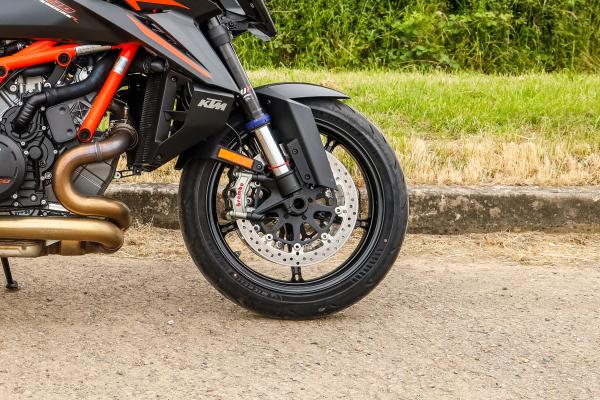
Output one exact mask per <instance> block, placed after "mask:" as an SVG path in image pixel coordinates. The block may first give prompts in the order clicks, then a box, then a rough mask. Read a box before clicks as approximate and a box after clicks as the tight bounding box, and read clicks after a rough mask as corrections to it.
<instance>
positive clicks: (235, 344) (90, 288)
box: [0, 227, 600, 399]
mask: <svg viewBox="0 0 600 400" xmlns="http://www.w3.org/2000/svg"><path fill="white" fill-rule="evenodd" d="M599 262H600V235H598V234H589V235H575V234H570V235H564V234H555V235H551V234H536V233H527V234H493V235H468V236H453V237H438V236H423V235H410V236H409V237H408V240H407V245H406V247H405V250H404V251H403V255H402V256H401V257H400V259H399V260H398V262H397V265H396V268H394V269H393V270H392V272H391V273H390V275H389V276H388V278H387V279H386V280H385V281H384V283H383V284H382V285H381V286H380V287H379V288H377V289H376V290H375V291H374V292H373V293H372V294H371V295H370V296H369V297H368V298H366V299H365V300H364V301H362V302H360V303H359V304H357V305H356V306H354V307H352V308H350V309H349V310H347V311H345V312H343V313H340V314H338V315H335V316H333V317H330V318H327V319H324V320H316V321H308V322H289V321H273V320H268V319H264V318H261V317H258V316H256V315H254V314H252V313H250V312H248V311H245V310H243V309H240V308H239V307H237V306H235V305H233V304H232V303H230V302H229V301H227V300H226V299H224V298H223V297H222V296H221V295H220V294H218V293H217V292H216V291H215V290H214V289H212V288H211V287H210V286H209V285H208V284H207V283H206V282H205V281H204V279H203V278H202V276H201V275H200V274H199V273H198V271H197V269H196V267H195V266H194V265H193V263H192V262H191V260H190V259H189V257H188V256H187V254H186V251H185V248H184V247H183V245H182V242H181V238H180V236H179V233H178V232H177V231H168V230H159V229H151V228H144V227H138V228H136V229H134V230H133V231H132V232H131V235H130V236H129V239H128V243H127V246H126V247H125V248H124V250H123V252H122V253H119V254H118V255H114V256H90V257H84V258H70V259H67V258H56V257H52V258H45V259H37V260H33V261H25V260H17V261H15V262H14V272H15V275H16V277H17V279H18V280H19V281H20V282H21V283H22V284H23V289H22V290H21V291H19V292H17V293H7V292H4V291H2V290H0V302H1V304H2V305H3V307H2V311H1V312H0V360H2V361H1V362H0V398H7V399H8V398H10V399H21V398H34V399H41V398H43V399H70V398H73V399H75V398H77V399H79V398H108V399H111V398H114V399H123V398H136V399H156V398H164V399H189V398H211V399H212V398H214V399H232V398H249V399H253V398H265V399H281V398H289V399H296V398H298V399H321V398H328V399H329V398H331V399H336V398H340V399H341V398H352V399H364V398H382V399H388V398H389V399H462V398H502V399H513V398H514V399H531V398H539V399H566V398H569V399H594V398H598V397H600V373H599V372H598V371H600V361H599V360H600V350H599V349H600V294H599V288H600V267H599V265H600V263H599Z"/></svg>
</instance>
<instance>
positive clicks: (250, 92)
mask: <svg viewBox="0 0 600 400" xmlns="http://www.w3.org/2000/svg"><path fill="white" fill-rule="evenodd" d="M208 28H209V37H210V39H211V41H212V43H213V45H214V46H215V47H216V48H217V49H218V50H219V52H220V53H221V56H222V57H223V61H224V63H225V65H226V66H227V67H228V68H229V72H231V75H232V77H233V79H234V80H235V82H236V84H237V86H238V87H239V88H240V95H241V102H240V103H241V106H242V109H243V110H244V114H245V115H246V118H247V120H248V121H249V122H248V123H247V124H246V126H245V128H246V130H247V131H250V132H253V133H254V135H255V137H256V140H257V142H258V144H259V146H260V148H261V150H262V152H263V155H264V157H265V158H266V161H267V163H268V164H269V169H270V170H271V171H272V172H273V175H275V179H276V181H277V186H278V188H279V191H280V192H281V194H282V195H283V196H288V195H291V194H293V193H295V192H297V191H299V190H300V189H301V188H302V186H301V185H300V182H299V181H298V178H297V177H296V174H295V173H294V171H293V170H292V169H291V168H290V165H289V163H288V161H287V160H286V158H285V156H284V155H283V152H282V151H281V149H280V147H279V144H278V143H277V141H276V140H275V138H274V136H273V131H272V130H271V124H270V123H271V117H270V116H269V115H268V114H267V113H265V112H264V110H263V108H262V106H261V105H260V101H259V100H258V96H257V95H256V92H255V91H254V88H253V87H252V83H250V79H249V78H248V74H246V70H245V69H244V67H243V65H242V63H241V62H240V59H239V57H238V55H237V53H236V51H235V49H234V48H233V45H232V44H231V40H232V39H233V37H232V35H231V33H230V32H229V31H228V30H227V29H226V28H225V27H223V26H222V25H221V23H220V22H219V20H218V19H217V18H213V19H211V20H210V21H209V23H208Z"/></svg>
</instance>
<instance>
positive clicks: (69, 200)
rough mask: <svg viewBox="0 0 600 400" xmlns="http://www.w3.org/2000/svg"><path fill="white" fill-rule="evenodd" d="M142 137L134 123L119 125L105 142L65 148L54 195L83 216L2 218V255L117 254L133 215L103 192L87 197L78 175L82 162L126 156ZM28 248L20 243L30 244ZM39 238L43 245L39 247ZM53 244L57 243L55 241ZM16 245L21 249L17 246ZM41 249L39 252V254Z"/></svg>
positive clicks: (59, 161) (0, 241)
mask: <svg viewBox="0 0 600 400" xmlns="http://www.w3.org/2000/svg"><path fill="white" fill-rule="evenodd" d="M136 140H137V132H136V131H135V129H134V128H133V127H132V126H131V125H129V124H125V123H122V124H118V125H117V126H116V127H115V128H114V129H113V133H112V135H111V136H110V137H109V138H108V139H106V140H103V141H101V142H96V143H89V144H83V145H79V146H77V147H75V148H73V149H70V150H68V151H66V152H65V153H64V154H63V155H61V156H60V158H59V159H58V160H57V162H56V165H55V167H54V186H53V189H54V194H55V195H56V198H57V199H58V200H59V201H60V203H61V204H62V205H63V206H64V207H65V208H66V209H67V210H69V211H70V212H71V213H73V214H76V215H78V216H82V217H99V218H106V219H107V220H100V219H95V218H60V217H12V216H11V217H0V256H3V257H4V256H7V257H8V256H15V255H20V256H21V257H36V256H40V255H47V254H61V255H83V254H87V253H97V252H106V253H114V252H116V251H117V250H119V249H120V248H121V247H122V246H123V240H124V232H125V231H126V230H127V229H128V228H129V226H130V225H131V221H132V218H131V213H130V211H129V208H128V207H127V206H126V205H125V204H124V203H122V202H120V201H117V200H112V199H108V198H106V197H101V196H84V195H82V194H81V193H79V192H77V190H75V188H74V186H73V181H72V177H73V173H74V172H75V170H76V169H77V168H79V167H81V166H82V165H85V164H90V163H95V162H100V161H105V160H109V159H112V158H114V157H117V156H119V155H121V154H123V153H124V152H125V151H126V150H127V149H128V148H129V147H130V145H131V144H132V143H135V141H136ZM30 241H32V242H33V243H29V244H28V247H27V246H25V247H23V245H21V250H19V247H18V246H19V243H21V244H23V242H30ZM36 242H37V243H36ZM39 242H42V243H44V242H45V243H44V245H45V246H44V248H43V251H41V252H40V251H39ZM53 242H54V243H53ZM15 246H17V248H15ZM38 253H39V254H38Z"/></svg>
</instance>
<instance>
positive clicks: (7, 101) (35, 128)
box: [0, 66, 117, 216]
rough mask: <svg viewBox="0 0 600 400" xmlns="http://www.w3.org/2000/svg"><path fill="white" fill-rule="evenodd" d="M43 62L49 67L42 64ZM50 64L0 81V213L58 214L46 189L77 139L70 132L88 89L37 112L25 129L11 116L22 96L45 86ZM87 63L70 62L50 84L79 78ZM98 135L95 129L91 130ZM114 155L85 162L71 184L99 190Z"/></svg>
mask: <svg viewBox="0 0 600 400" xmlns="http://www.w3.org/2000/svg"><path fill="white" fill-rule="evenodd" d="M48 67H49V68H48ZM52 68H53V66H46V71H44V68H43V66H42V68H40V67H32V68H30V69H29V70H24V71H21V72H20V73H19V74H17V75H16V76H12V77H11V78H10V79H7V80H6V81H5V82H3V83H2V85H1V86H0V116H1V117H0V214H12V215H41V216H47V215H62V214H65V213H66V210H65V209H64V208H63V207H62V206H61V205H60V204H58V202H57V200H56V197H55V196H54V193H53V191H52V183H53V167H54V163H55V161H56V160H57V158H58V157H60V155H61V154H62V153H63V152H64V151H66V150H68V149H69V148H71V147H73V146H76V145H78V144H79V142H78V140H77V137H76V134H77V131H78V128H79V126H80V125H81V123H82V122H83V119H84V118H85V116H86V114H87V112H88V111H89V109H90V107H91V102H92V101H93V98H94V94H93V93H92V94H89V95H87V96H85V97H82V98H79V99H76V100H73V101H70V102H67V103H61V104H58V105H56V106H53V107H49V108H48V109H44V108H42V109H41V110H40V112H38V113H37V114H36V115H35V116H34V118H33V120H32V122H31V124H30V126H29V129H27V130H26V131H25V132H17V130H16V129H14V125H13V121H14V119H15V118H16V116H17V114H18V113H19V110H20V108H21V106H22V104H23V100H24V99H26V98H27V97H28V96H30V95H32V94H35V93H39V92H41V91H42V90H44V88H45V87H48V86H50V85H51V83H49V82H48V79H49V76H50V73H51V72H52V71H53V69H52ZM90 70H91V68H90V67H88V66H75V67H73V68H72V69H71V70H70V71H64V72H63V74H62V76H60V77H59V80H58V82H56V84H57V85H58V86H61V85H66V84H72V83H75V82H79V81H81V80H83V79H85V78H86V77H87V76H88V74H89V72H90ZM96 136H97V137H99V139H101V138H102V135H101V134H98V135H96ZM116 162H117V160H112V161H110V162H102V163H97V164H91V165H87V166H85V167H82V168H80V169H79V170H78V171H77V172H76V176H75V177H74V183H75V186H76V187H77V189H78V190H79V191H80V192H81V193H83V194H87V195H100V194H102V193H103V192H104V190H105V189H106V187H107V186H108V184H109V183H110V181H111V180H112V179H113V177H114V173H115V169H116Z"/></svg>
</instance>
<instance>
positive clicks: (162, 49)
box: [72, 0, 238, 92]
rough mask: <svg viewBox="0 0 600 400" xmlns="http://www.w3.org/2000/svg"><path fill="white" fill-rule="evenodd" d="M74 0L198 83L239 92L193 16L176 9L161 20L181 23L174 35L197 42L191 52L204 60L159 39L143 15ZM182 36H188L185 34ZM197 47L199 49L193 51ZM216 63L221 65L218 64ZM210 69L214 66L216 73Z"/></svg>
mask: <svg viewBox="0 0 600 400" xmlns="http://www.w3.org/2000/svg"><path fill="white" fill-rule="evenodd" d="M72 1H73V2H76V3H78V4H79V5H81V6H83V7H85V8H86V9H88V10H89V11H90V12H91V13H93V14H95V15H96V16H97V17H98V18H99V19H101V20H103V21H104V23H106V24H111V26H113V27H114V29H115V30H118V31H121V32H123V37H124V39H125V40H122V41H123V42H125V41H135V42H140V43H142V45H143V46H144V47H146V48H148V49H150V50H152V51H154V52H155V53H157V54H159V55H160V56H161V57H164V58H166V59H168V60H169V62H170V63H171V65H173V66H175V67H177V69H178V70H180V71H181V72H183V73H185V75H187V76H189V77H190V78H192V79H194V80H195V81H196V82H199V83H204V84H206V85H210V86H214V87H218V88H221V89H223V90H227V91H229V92H238V89H237V87H236V86H235V85H233V86H232V83H233V81H232V79H231V77H230V76H229V74H228V73H226V74H225V73H223V70H224V68H225V67H223V65H222V62H221V60H220V58H219V57H218V55H217V54H216V53H215V52H214V51H212V49H209V48H210V46H209V45H208V41H207V40H206V38H205V37H204V34H203V33H202V32H201V31H200V30H199V29H198V28H196V26H195V23H194V19H193V18H191V17H189V16H186V15H183V14H181V13H175V12H173V13H164V14H165V15H164V16H163V17H161V18H160V21H161V23H163V24H165V25H168V26H169V27H170V28H173V27H174V26H175V25H177V24H178V25H179V27H178V31H179V32H180V33H179V34H178V33H177V32H175V31H176V30H175V29H174V28H173V31H174V32H175V34H176V35H179V39H180V40H182V41H184V42H186V43H188V44H189V43H191V42H196V43H197V44H196V45H195V47H194V46H192V48H191V49H188V51H190V52H192V51H195V54H193V55H194V57H197V58H202V59H192V58H191V57H188V56H187V55H186V54H184V53H185V51H183V50H182V49H175V48H174V47H173V46H170V45H169V44H165V41H164V40H160V38H159V39H157V36H159V35H158V34H157V33H155V32H149V31H150V29H148V27H147V26H146V25H145V24H144V23H143V22H144V21H143V19H144V18H146V17H144V16H140V15H138V14H136V13H135V12H132V11H128V10H127V9H125V8H123V7H121V6H118V5H115V4H111V3H107V2H104V1H100V0H72ZM181 35H186V37H183V36H181ZM187 35H190V37H187ZM171 36H173V35H171ZM180 44H181V43H180ZM198 47H202V50H201V51H200V50H198V49H197V48H198ZM195 48H196V50H194V49H195ZM182 56H183V57H182ZM217 65H219V66H221V68H217V67H215V66H217ZM197 66H199V67H201V68H200V69H201V70H203V71H205V73H202V72H199V71H198V68H197ZM210 68H213V69H214V72H213V71H211V70H210ZM206 72H208V74H207V73H206Z"/></svg>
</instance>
